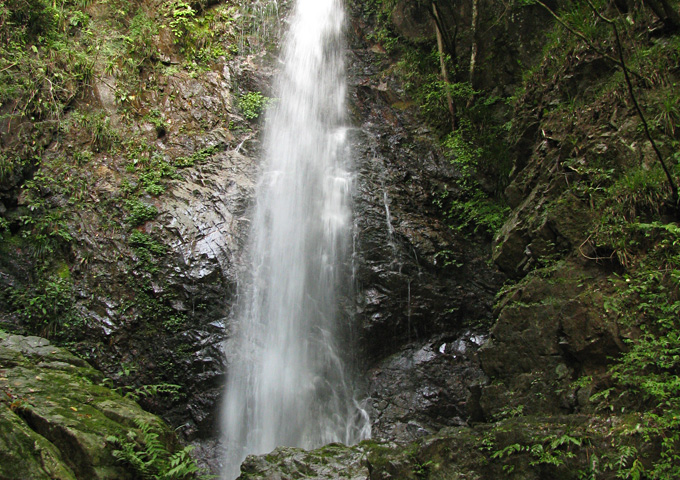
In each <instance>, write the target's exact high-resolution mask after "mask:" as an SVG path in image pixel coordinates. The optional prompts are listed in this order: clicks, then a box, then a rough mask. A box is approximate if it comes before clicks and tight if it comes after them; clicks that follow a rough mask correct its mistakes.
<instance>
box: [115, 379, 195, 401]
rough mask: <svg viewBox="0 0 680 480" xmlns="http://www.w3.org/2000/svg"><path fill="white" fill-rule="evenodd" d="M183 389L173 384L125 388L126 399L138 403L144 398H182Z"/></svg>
mask: <svg viewBox="0 0 680 480" xmlns="http://www.w3.org/2000/svg"><path fill="white" fill-rule="evenodd" d="M181 389H182V387H181V386H179V385H173V384H171V383H159V384H156V385H142V386H140V387H123V388H122V390H124V396H125V398H129V399H131V400H133V401H135V402H138V401H139V400H140V399H142V398H146V397H157V396H159V395H170V396H172V399H173V400H178V399H179V398H180V391H181Z"/></svg>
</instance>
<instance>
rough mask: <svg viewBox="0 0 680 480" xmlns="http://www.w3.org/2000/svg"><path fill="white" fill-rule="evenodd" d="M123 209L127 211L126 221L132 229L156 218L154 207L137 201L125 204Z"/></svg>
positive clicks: (156, 211) (156, 212)
mask: <svg viewBox="0 0 680 480" xmlns="http://www.w3.org/2000/svg"><path fill="white" fill-rule="evenodd" d="M125 208H126V209H127V211H128V217H127V221H128V223H129V224H130V226H132V227H137V226H139V225H142V224H143V223H146V222H148V221H149V220H153V219H154V218H156V217H157V216H158V210H157V209H156V207H154V206H153V205H146V204H145V203H142V201H141V200H138V199H135V200H128V201H127V202H125Z"/></svg>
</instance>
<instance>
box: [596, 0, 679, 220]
mask: <svg viewBox="0 0 680 480" xmlns="http://www.w3.org/2000/svg"><path fill="white" fill-rule="evenodd" d="M586 1H587V2H588V5H590V8H591V9H592V10H593V12H595V14H596V15H597V16H598V17H600V18H601V19H602V20H603V21H604V22H606V23H608V24H609V25H611V27H612V29H613V30H614V38H615V39H616V49H617V50H618V52H619V64H620V65H621V69H622V70H623V76H624V78H625V79H626V85H627V87H628V94H629V95H630V99H631V100H632V101H633V105H634V106H635V110H636V111H637V114H638V116H639V117H640V120H641V121H642V126H643V127H644V129H645V136H646V137H647V140H649V143H651V144H652V149H654V153H656V157H657V159H658V160H659V163H660V164H661V168H663V171H664V173H665V174H666V179H667V180H668V183H669V184H670V187H671V192H672V198H673V204H674V207H675V209H676V213H677V212H678V209H679V208H680V204H679V203H678V187H677V185H676V184H675V180H673V175H671V172H670V171H669V170H668V167H667V166H666V161H665V160H664V159H663V155H661V151H660V150H659V147H658V146H657V145H656V142H655V141H654V138H652V134H651V131H650V129H649V124H648V123H647V118H645V114H644V113H643V112H642V108H640V104H639V103H638V101H637V97H636V96H635V90H633V82H631V80H630V75H629V74H628V67H627V66H626V61H625V59H624V57H623V45H622V44H621V37H620V36H619V29H618V27H617V26H616V22H614V20H610V19H608V18H606V17H604V16H603V15H602V14H601V13H600V12H599V11H598V10H597V8H595V6H594V5H593V4H592V2H591V1H590V0H586Z"/></svg>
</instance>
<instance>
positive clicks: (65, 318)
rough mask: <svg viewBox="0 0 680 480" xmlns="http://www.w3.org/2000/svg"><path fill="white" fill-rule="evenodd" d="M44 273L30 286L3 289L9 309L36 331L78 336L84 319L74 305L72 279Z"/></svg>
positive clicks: (44, 333)
mask: <svg viewBox="0 0 680 480" xmlns="http://www.w3.org/2000/svg"><path fill="white" fill-rule="evenodd" d="M42 273H43V274H42V275H40V276H39V277H38V279H37V281H36V282H35V283H34V284H33V285H31V287H29V288H13V287H9V288H8V289H7V290H6V291H5V292H4V295H5V297H6V298H7V301H8V304H9V306H10V311H12V312H13V313H14V314H15V315H17V316H18V318H19V319H20V320H21V322H22V324H23V325H24V326H25V327H26V329H27V330H28V331H29V332H30V333H32V334H34V335H40V336H43V337H47V338H51V337H52V338H57V339H60V340H66V339H70V338H73V337H76V336H77V335H78V332H77V331H76V330H77V328H78V327H80V326H81V325H82V323H83V320H82V318H81V317H80V315H79V313H78V311H77V310H76V308H75V292H74V290H73V284H72V282H71V279H70V278H69V277H66V278H64V277H63V276H60V275H59V274H58V273H57V274H51V275H49V274H48V275H46V273H47V272H45V271H43V272H42Z"/></svg>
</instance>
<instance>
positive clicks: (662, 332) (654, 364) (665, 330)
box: [594, 222, 680, 480]
mask: <svg viewBox="0 0 680 480" xmlns="http://www.w3.org/2000/svg"><path fill="white" fill-rule="evenodd" d="M636 228H637V229H638V230H639V231H640V232H641V233H642V234H643V235H644V236H645V237H646V239H647V242H648V244H650V245H652V247H651V250H650V251H649V252H647V254H646V255H644V256H642V257H640V260H638V263H637V264H636V265H635V266H636V268H635V269H634V270H631V273H629V274H627V275H626V276H625V277H624V279H623V281H622V282H621V284H620V286H619V288H620V290H621V291H620V295H618V296H617V297H616V299H615V301H613V302H610V303H609V304H608V308H609V309H610V311H612V312H613V313H615V314H617V315H618V316H619V321H620V322H622V323H623V324H624V325H627V326H629V327H633V328H637V329H639V330H640V332H641V333H640V336H639V337H638V338H636V339H635V340H632V341H631V342H630V348H629V350H628V351H627V352H625V353H624V354H623V355H622V356H621V358H620V359H619V360H618V361H617V362H616V363H615V364H614V365H612V367H611V370H610V371H611V374H612V376H613V378H614V380H615V381H616V382H617V383H616V387H615V389H610V390H609V391H607V390H605V391H604V392H603V393H607V395H599V396H598V397H595V398H594V400H597V401H599V402H600V403H601V405H602V406H603V407H604V408H611V409H615V408H619V407H621V406H625V405H627V404H633V405H635V406H636V408H638V409H641V410H642V411H643V414H642V417H643V418H642V422H641V423H639V424H638V423H636V424H635V425H631V426H630V431H629V432H628V435H640V436H642V438H644V439H645V441H646V442H655V443H656V442H658V444H660V446H661V457H660V459H659V460H658V461H657V462H656V463H655V464H654V465H653V466H652V467H651V468H648V469H647V471H646V472H645V474H646V475H647V477H648V478H652V479H664V480H665V479H669V480H670V479H672V478H678V477H679V476H680V457H678V454H677V452H678V449H679V448H680V378H679V377H678V372H680V290H678V285H680V228H679V227H678V226H677V225H675V224H662V223H658V222H655V223H651V224H637V225H636ZM612 390H614V391H612ZM601 393H602V392H601ZM617 440H618V441H620V440H619V439H617ZM623 446H625V445H622V447H623ZM635 468H641V464H639V462H638V463H635V462H634V463H633V464H631V466H630V467H629V469H635Z"/></svg>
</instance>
